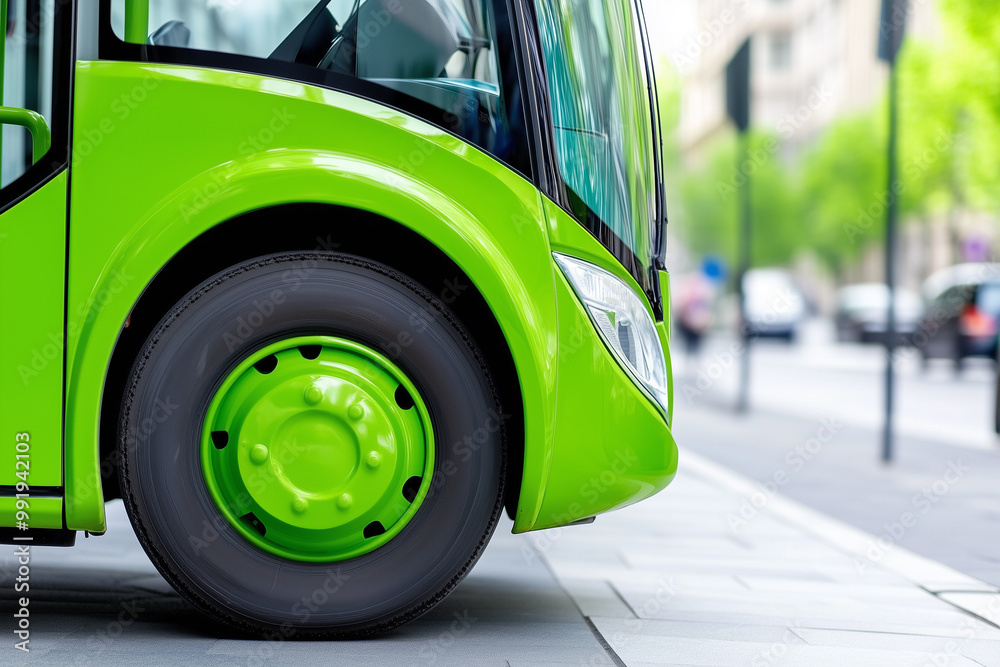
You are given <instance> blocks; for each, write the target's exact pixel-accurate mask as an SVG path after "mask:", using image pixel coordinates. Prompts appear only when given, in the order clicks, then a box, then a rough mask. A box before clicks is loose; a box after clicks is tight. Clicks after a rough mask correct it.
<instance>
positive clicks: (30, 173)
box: [0, 0, 76, 214]
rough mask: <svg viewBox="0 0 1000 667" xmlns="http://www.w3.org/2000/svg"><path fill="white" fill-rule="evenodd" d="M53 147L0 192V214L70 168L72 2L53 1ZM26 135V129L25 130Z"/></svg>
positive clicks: (72, 50) (72, 53) (73, 56)
mask: <svg viewBox="0 0 1000 667" xmlns="http://www.w3.org/2000/svg"><path fill="white" fill-rule="evenodd" d="M53 8H54V10H55V11H54V14H53V25H52V29H53V33H54V34H53V48H52V69H53V71H52V127H50V128H49V131H50V132H51V134H52V144H51V147H50V148H49V150H48V152H47V153H45V155H43V156H42V157H41V158H39V160H38V161H37V162H35V163H34V164H33V165H31V166H30V167H29V168H28V169H27V170H25V172H24V173H23V174H21V175H20V176H19V177H18V178H17V179H15V180H14V181H13V182H11V183H10V184H8V185H7V186H6V187H4V188H3V189H0V214H3V213H5V212H7V211H9V210H10V209H12V208H13V207H14V206H17V205H18V204H19V203H21V202H22V201H24V200H25V199H27V198H28V197H29V196H31V195H32V194H34V193H35V192H37V191H38V190H40V189H41V188H42V187H44V186H45V185H47V184H48V183H49V182H50V181H52V180H53V179H54V178H56V177H57V176H58V175H59V174H61V173H62V172H63V171H65V170H66V168H67V167H68V166H69V153H70V150H69V147H70V124H71V122H72V113H70V111H71V109H72V106H73V66H74V64H75V61H76V53H75V50H74V49H75V46H74V44H75V40H74V37H73V25H74V21H73V18H74V14H75V9H76V2H75V0H54V2H53ZM25 132H27V130H25Z"/></svg>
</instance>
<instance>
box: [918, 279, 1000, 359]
mask: <svg viewBox="0 0 1000 667" xmlns="http://www.w3.org/2000/svg"><path fill="white" fill-rule="evenodd" d="M986 266H988V265H986ZM970 278H971V279H970ZM976 278H978V279H976ZM998 330H1000V276H998V275H997V274H996V273H995V272H990V271H986V270H984V271H983V272H981V273H980V274H979V276H965V279H964V280H962V281H960V282H959V284H952V285H950V286H947V287H944V289H943V290H942V291H941V292H940V293H939V294H938V295H937V296H936V297H934V298H933V299H932V300H931V301H930V303H929V304H928V305H927V309H926V312H925V313H924V317H923V320H922V321H921V324H920V327H919V328H918V330H917V332H916V333H915V334H914V336H913V342H914V344H915V345H916V346H917V348H918V349H919V350H920V352H921V354H922V355H923V358H924V360H925V361H927V360H929V359H935V358H943V359H951V360H952V361H953V362H954V363H955V368H956V369H961V367H962V363H963V361H964V360H965V359H966V358H968V357H989V358H991V359H995V358H996V356H997V332H998Z"/></svg>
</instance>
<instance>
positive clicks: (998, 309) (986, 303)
mask: <svg viewBox="0 0 1000 667" xmlns="http://www.w3.org/2000/svg"><path fill="white" fill-rule="evenodd" d="M976 307H977V308H979V310H981V311H983V312H985V313H988V314H990V315H994V316H1000V283H985V284H983V285H980V286H979V289H978V290H976Z"/></svg>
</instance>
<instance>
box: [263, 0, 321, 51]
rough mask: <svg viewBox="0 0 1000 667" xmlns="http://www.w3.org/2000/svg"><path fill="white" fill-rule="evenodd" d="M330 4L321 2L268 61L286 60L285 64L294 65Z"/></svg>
mask: <svg viewBox="0 0 1000 667" xmlns="http://www.w3.org/2000/svg"><path fill="white" fill-rule="evenodd" d="M329 4H330V0H319V2H318V3H317V4H316V6H315V7H313V9H312V11H311V12H309V14H307V15H306V17H305V18H304V19H302V21H301V22H300V23H299V24H298V25H297V26H295V29H294V30H292V32H290V33H289V34H288V37H285V39H283V40H282V42H281V44H278V48H276V49H275V50H274V51H273V52H272V53H271V55H270V56H268V60H284V61H285V62H290V63H293V62H295V58H296V56H298V55H299V51H301V50H302V45H303V44H305V43H306V37H308V35H309V30H310V29H311V28H312V27H313V24H314V23H315V22H316V19H317V18H319V15H320V14H322V13H323V12H324V11H326V8H327V6H328V5H329Z"/></svg>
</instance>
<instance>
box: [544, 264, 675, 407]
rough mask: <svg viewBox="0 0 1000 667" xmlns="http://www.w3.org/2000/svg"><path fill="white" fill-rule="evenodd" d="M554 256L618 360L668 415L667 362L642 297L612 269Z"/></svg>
mask: <svg viewBox="0 0 1000 667" xmlns="http://www.w3.org/2000/svg"><path fill="white" fill-rule="evenodd" d="M552 255H553V256H554V257H555V259H556V263H557V264H559V268H561V269H562V271H563V273H564V274H565V275H566V279H567V280H568V281H569V284H570V285H572V286H573V289H574V290H575V291H576V294H577V296H579V297H580V300H581V301H583V304H584V306H586V308H587V312H588V313H589V314H590V319H591V320H592V321H593V323H594V326H595V327H596V328H597V331H598V332H599V333H600V334H601V338H603V339H604V342H605V343H606V344H607V346H608V347H609V348H610V349H611V351H612V353H614V355H615V358H616V359H618V362H619V363H620V364H621V365H622V367H623V368H624V369H625V370H626V372H628V374H629V375H630V376H632V379H633V380H635V382H636V384H638V385H639V387H640V388H642V389H643V390H644V391H645V392H646V394H648V395H649V397H650V398H652V399H653V400H654V401H655V402H656V403H657V404H658V405H659V406H660V407H661V408H663V413H664V414H667V413H668V410H669V408H668V407H667V406H668V403H669V397H668V395H667V361H666V358H665V357H664V356H663V347H662V346H661V345H660V337H659V335H658V334H657V332H656V325H655V324H654V323H653V318H652V317H650V316H649V311H647V310H646V307H645V306H644V305H643V303H642V300H641V299H640V298H639V297H638V296H637V295H636V293H635V292H634V291H633V290H632V288H631V287H629V286H628V285H627V284H626V283H625V282H624V281H622V280H621V279H619V278H618V277H616V276H615V275H613V274H611V273H609V272H608V271H605V270H604V269H602V268H600V267H598V266H596V265H594V264H591V263H590V262H584V261H583V260H580V259H576V258H575V257H570V256H568V255H563V254H561V253H558V252H555V253H552Z"/></svg>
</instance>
